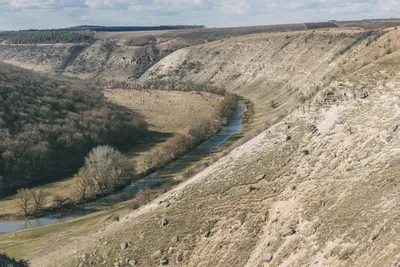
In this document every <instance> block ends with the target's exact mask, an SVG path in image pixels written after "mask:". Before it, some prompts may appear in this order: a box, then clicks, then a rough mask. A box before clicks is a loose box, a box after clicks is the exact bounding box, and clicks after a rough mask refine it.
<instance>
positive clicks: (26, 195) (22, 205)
mask: <svg viewBox="0 0 400 267" xmlns="http://www.w3.org/2000/svg"><path fill="white" fill-rule="evenodd" d="M14 198H15V200H16V205H17V207H18V208H19V209H20V210H21V212H22V214H23V215H24V216H26V215H28V213H29V209H30V205H31V200H32V193H31V191H30V190H29V189H25V188H23V189H20V190H18V192H17V194H16V195H15V197H14Z"/></svg>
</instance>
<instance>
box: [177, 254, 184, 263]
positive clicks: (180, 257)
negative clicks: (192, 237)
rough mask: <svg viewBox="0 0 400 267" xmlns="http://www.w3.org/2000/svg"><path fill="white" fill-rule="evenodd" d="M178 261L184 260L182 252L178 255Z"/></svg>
mask: <svg viewBox="0 0 400 267" xmlns="http://www.w3.org/2000/svg"><path fill="white" fill-rule="evenodd" d="M176 261H177V262H181V261H183V255H182V254H178V255H176Z"/></svg>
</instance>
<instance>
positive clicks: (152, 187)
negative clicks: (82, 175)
mask: <svg viewBox="0 0 400 267" xmlns="http://www.w3.org/2000/svg"><path fill="white" fill-rule="evenodd" d="M241 101H243V104H244V106H245V107H244V108H245V110H249V108H248V107H249V105H250V104H251V103H250V102H246V103H245V101H244V100H241ZM246 114H247V118H248V117H251V112H250V113H249V112H246ZM241 119H242V117H240V120H241ZM236 120H238V118H236ZM229 127H232V126H227V127H225V128H229ZM234 127H238V124H235V125H234ZM242 127H243V126H242V124H241V123H240V131H241V130H242ZM247 127H249V126H248V123H246V124H245V126H244V128H247ZM225 134H226V132H225V133H224V130H222V131H221V132H220V135H219V136H217V137H215V138H216V139H215V140H217V142H218V147H219V145H221V144H223V143H225V142H229V140H230V138H231V137H232V134H230V135H229V136H228V137H227V136H225ZM221 138H223V139H221ZM224 138H225V139H224ZM215 140H214V141H213V140H207V141H206V142H205V144H206V145H207V146H208V147H209V148H213V149H211V150H210V151H208V152H210V153H206V154H201V155H200V154H196V153H198V151H201V153H203V152H204V150H203V149H204V148H202V145H203V144H204V143H203V144H202V145H200V146H199V147H197V148H196V149H198V150H197V152H195V153H194V154H195V155H193V154H192V155H190V153H189V155H185V156H183V157H182V158H183V159H182V158H180V159H178V160H177V161H175V162H173V163H172V164H170V165H168V166H167V167H165V168H162V169H160V170H159V171H158V172H156V174H157V175H159V177H160V178H159V180H157V181H152V182H150V183H148V182H146V184H144V185H143V184H142V185H140V183H139V184H138V185H136V183H133V184H131V185H130V186H128V187H126V188H125V189H124V190H122V191H121V192H117V193H115V194H113V195H111V196H109V197H104V198H101V199H98V200H96V201H94V202H90V203H85V204H84V205H80V206H77V207H68V208H67V209H64V210H62V211H58V213H57V214H56V215H55V213H54V210H49V211H48V212H47V213H46V214H44V215H45V217H41V218H33V219H31V220H25V221H24V222H10V224H9V226H8V229H10V228H12V225H13V224H19V228H17V229H15V230H19V229H21V228H22V229H29V228H35V227H39V226H45V225H49V224H50V223H49V222H50V221H56V222H57V223H58V222H64V221H68V220H72V219H76V218H77V217H81V216H83V215H87V214H90V213H93V212H97V211H101V210H105V209H109V208H114V207H117V206H121V205H120V203H123V202H125V201H128V202H130V204H127V205H129V206H131V207H136V208H137V207H140V206H141V205H144V204H146V203H147V202H148V201H151V200H152V199H154V198H155V197H157V196H158V195H160V194H162V193H164V192H166V191H168V190H169V189H170V188H171V187H173V186H175V185H176V184H178V183H180V182H181V181H183V180H185V179H186V178H188V177H190V176H189V175H188V174H189V173H190V172H193V170H194V169H196V170H198V171H199V170H200V168H205V167H207V166H208V165H209V164H211V162H212V161H213V160H215V159H216V153H220V152H219V151H213V150H214V149H215V147H214V146H215V145H216V144H215V143H214V144H213V142H215ZM221 140H222V143H220V142H221ZM210 141H211V142H210ZM207 142H208V143H207ZM196 149H195V150H196ZM220 154H221V155H222V153H220ZM193 156H194V157H195V158H196V164H194V165H193V162H195V161H194V160H193V159H194V158H193ZM188 159H190V161H187V160H188ZM207 162H208V163H207ZM183 165H185V166H184V168H182V166H183ZM177 168H180V169H179V170H178V171H177ZM153 175H154V174H153ZM161 177H162V178H161ZM177 177H178V178H177ZM138 192H140V194H139V195H138V196H137V197H134V196H135V195H137V193H138ZM77 213H78V214H77ZM76 215H77V216H76ZM9 218H11V217H9ZM5 224H6V222H3V225H5ZM10 225H11V226H10ZM0 232H5V231H4V230H3V231H2V230H1V224H0Z"/></svg>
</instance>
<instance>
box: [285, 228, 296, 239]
mask: <svg viewBox="0 0 400 267" xmlns="http://www.w3.org/2000/svg"><path fill="white" fill-rule="evenodd" d="M295 233H296V230H294V229H292V228H286V229H284V230H283V231H282V236H283V237H287V236H291V235H294V234H295Z"/></svg>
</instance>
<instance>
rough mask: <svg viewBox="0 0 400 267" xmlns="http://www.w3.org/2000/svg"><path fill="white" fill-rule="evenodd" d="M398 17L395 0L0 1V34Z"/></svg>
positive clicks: (398, 4) (399, 9) (399, 0)
mask: <svg viewBox="0 0 400 267" xmlns="http://www.w3.org/2000/svg"><path fill="white" fill-rule="evenodd" d="M378 17H400V0H353V1H346V0H247V1H246V0H219V1H218V0H0V30H18V29H33V28H39V29H40V28H41V29H43V28H47V29H48V28H60V27H69V26H76V25H82V24H90V25H94V24H95V25H177V24H190V25H192V24H202V25H206V26H207V27H224V26H245V25H263V24H280V23H295V22H313V21H327V20H330V19H337V20H349V19H362V18H378Z"/></svg>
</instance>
